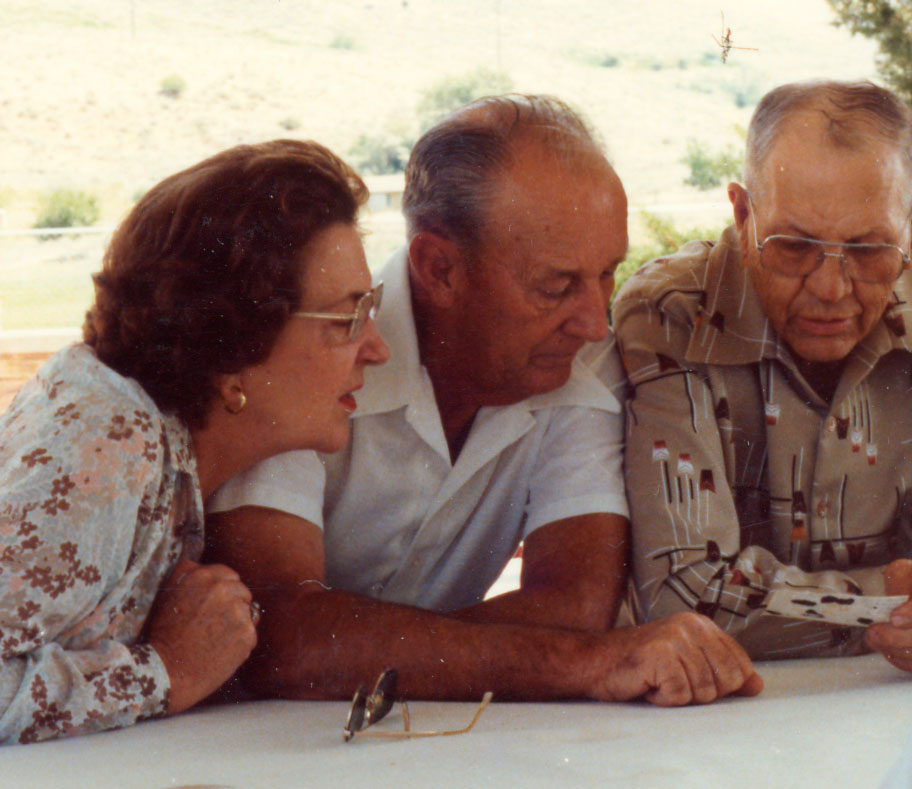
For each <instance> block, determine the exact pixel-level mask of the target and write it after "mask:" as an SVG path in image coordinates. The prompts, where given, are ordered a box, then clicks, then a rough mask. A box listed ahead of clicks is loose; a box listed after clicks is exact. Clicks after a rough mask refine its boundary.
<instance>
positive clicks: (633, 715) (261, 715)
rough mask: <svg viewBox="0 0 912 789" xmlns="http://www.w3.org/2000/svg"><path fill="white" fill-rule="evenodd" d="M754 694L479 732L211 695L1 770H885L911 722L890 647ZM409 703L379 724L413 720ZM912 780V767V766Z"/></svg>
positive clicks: (702, 782)
mask: <svg viewBox="0 0 912 789" xmlns="http://www.w3.org/2000/svg"><path fill="white" fill-rule="evenodd" d="M758 668H759V669H760V672H761V674H762V675H763V677H764V679H765V681H766V688H765V690H764V691H763V693H762V694H761V695H760V696H758V697H756V698H752V699H727V700H724V701H722V702H718V703H715V704H710V705H707V706H703V707H687V708H681V709H659V708H656V707H652V706H650V705H648V704H645V703H630V704H599V703H595V702H561V703H526V704H520V703H502V704H501V703H497V701H496V700H495V701H494V702H492V703H491V704H490V706H489V707H488V709H487V710H486V711H485V712H484V714H483V715H482V717H481V719H480V720H479V722H478V724H477V725H476V727H475V728H474V729H473V730H472V731H471V732H470V733H468V734H463V735H458V736H454V737H436V738H432V739H425V740H407V741H403V740H399V741H383V740H358V739H357V738H356V739H355V740H354V741H353V742H351V743H348V744H344V743H343V742H342V736H341V728H342V725H343V722H344V719H345V714H346V709H347V705H346V704H345V703H342V702H290V701H264V702H251V703H245V704H238V705H231V706H221V707H206V708H201V709H197V710H191V711H190V712H188V713H185V714H183V715H180V716H177V717H175V718H169V719H164V720H158V721H148V722H145V723H141V724H139V725H137V726H134V727H132V728H129V729H123V730H120V731H112V732H105V733H102V734H96V735H92V736H88V737H77V738H73V739H70V740H60V741H53V742H46V743H39V744H36V745H24V746H6V747H4V748H2V749H0V785H2V786H23V787H55V789H57V788H58V787H71V786H72V787H143V788H144V789H160V788H161V787H177V786H200V785H202V786H213V785H214V786H229V787H235V789H242V788H243V789H246V788H247V787H301V786H318V787H319V786H333V787H346V786H355V785H357V786H368V787H372V786H376V787H391V788H392V789H399V788H400V787H413V786H414V787H418V786H422V787H423V786H595V785H599V786H624V787H666V786H667V787H671V786H673V787H691V786H692V787H701V788H702V787H715V786H719V787H723V786H724V787H726V789H744V788H745V787H791V786H795V787H798V786H800V787H822V786H828V787H842V786H846V787H864V786H877V784H878V783H879V781H880V779H881V778H882V777H883V776H884V775H885V774H886V772H887V770H888V769H889V768H890V766H891V765H892V764H893V763H894V762H896V760H897V758H898V757H899V755H900V753H901V751H902V748H903V745H904V743H905V741H906V739H907V737H908V735H909V732H910V729H912V677H909V676H907V675H905V674H903V673H902V672H900V671H898V670H897V669H894V668H892V667H891V666H889V665H888V664H887V663H886V662H885V661H884V660H883V659H882V658H880V657H879V656H877V655H870V656H866V657H861V658H842V659H831V660H805V661H782V662H774V663H763V664H760V665H759V666H758ZM409 707H410V711H411V721H412V728H413V729H416V730H417V729H446V728H459V727H462V726H464V725H465V724H467V723H468V721H469V720H470V719H471V716H472V713H473V711H474V709H475V705H472V704H463V703H458V704H457V703H442V702H412V703H411V704H410V705H409ZM401 723H402V719H401V716H400V715H399V714H398V709H396V710H394V711H393V712H392V713H390V716H389V718H388V719H387V720H385V721H383V722H382V723H380V724H378V726H379V727H383V728H390V729H393V728H396V727H401ZM910 785H912V779H910Z"/></svg>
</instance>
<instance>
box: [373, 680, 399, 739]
mask: <svg viewBox="0 0 912 789" xmlns="http://www.w3.org/2000/svg"><path fill="white" fill-rule="evenodd" d="M398 681H399V674H398V672H397V671H396V669H394V668H391V669H387V670H386V671H384V672H383V673H382V674H381V675H380V678H379V679H378V680H377V684H376V685H375V686H374V689H373V691H372V692H371V694H370V696H369V697H368V699H367V725H368V726H370V725H371V724H373V723H376V722H377V721H379V720H382V719H383V718H384V717H385V716H386V714H387V713H388V712H389V711H390V710H391V709H392V708H393V702H394V701H395V700H396V685H397V684H398Z"/></svg>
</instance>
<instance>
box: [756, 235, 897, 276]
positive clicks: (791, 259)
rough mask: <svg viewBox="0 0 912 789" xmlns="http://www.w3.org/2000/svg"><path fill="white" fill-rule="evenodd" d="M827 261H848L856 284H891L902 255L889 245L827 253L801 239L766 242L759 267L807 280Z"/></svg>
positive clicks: (872, 245) (865, 246) (868, 246)
mask: <svg viewBox="0 0 912 789" xmlns="http://www.w3.org/2000/svg"><path fill="white" fill-rule="evenodd" d="M827 257H839V258H842V259H843V260H844V261H845V273H846V275H847V276H848V277H849V278H850V279H853V280H856V281H858V282H869V283H884V284H886V283H890V282H893V280H895V279H896V277H898V276H899V273H900V271H901V270H902V266H903V254H902V252H901V251H900V250H899V249H898V248H896V247H892V246H889V245H887V244H883V245H881V244H864V245H858V246H847V245H846V246H843V247H842V248H841V251H840V252H828V251H827V246H826V245H824V244H821V243H815V242H814V241H812V240H810V239H802V238H777V237H770V238H767V239H766V241H765V242H764V244H763V247H762V249H761V252H760V263H761V265H763V266H764V267H765V268H768V269H770V270H772V271H774V272H776V273H777V274H784V275H786V276H792V277H806V276H808V275H810V274H812V273H813V272H814V271H816V269H817V268H818V267H819V266H820V265H821V264H822V263H823V261H824V260H826V258H827Z"/></svg>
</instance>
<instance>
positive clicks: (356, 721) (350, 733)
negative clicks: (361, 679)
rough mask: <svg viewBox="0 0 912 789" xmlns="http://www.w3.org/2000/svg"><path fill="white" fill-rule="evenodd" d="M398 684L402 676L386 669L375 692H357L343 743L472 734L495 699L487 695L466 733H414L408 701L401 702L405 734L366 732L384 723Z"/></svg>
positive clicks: (392, 669) (463, 730)
mask: <svg viewBox="0 0 912 789" xmlns="http://www.w3.org/2000/svg"><path fill="white" fill-rule="evenodd" d="M398 681H399V674H398V672H397V671H396V669H394V668H390V669H387V670H386V671H384V672H383V673H382V674H381V675H380V677H379V678H378V679H377V682H376V684H375V685H374V689H373V690H372V691H371V692H370V693H368V692H367V689H366V688H365V687H364V686H363V685H362V686H361V687H360V688H358V690H357V691H356V692H355V697H354V698H353V699H352V703H351V708H350V709H349V710H348V719H347V720H346V721H345V728H343V729H342V739H343V740H344V741H345V742H348V741H349V740H350V739H352V738H353V737H354V736H355V735H356V734H357V735H358V737H377V738H382V739H388V740H404V739H409V738H412V737H448V736H450V735H453V734H465V733H466V732H468V731H471V729H472V727H473V726H474V725H475V723H476V722H477V721H478V719H479V718H480V717H481V713H482V712H484V708H485V707H487V706H488V702H489V701H490V700H491V697H492V696H493V695H494V694H493V693H491V691H488V692H487V693H485V694H484V696H483V697H482V699H481V704H479V705H478V709H477V710H476V711H475V716H474V717H473V718H472V720H471V721H470V722H469V725H468V726H466V727H465V728H464V729H453V730H451V731H412V729H411V723H410V719H409V710H408V703H407V702H406V701H405V699H399V704H400V705H401V707H402V723H403V731H377V730H373V731H365V730H366V729H367V727H368V726H373V725H374V724H375V723H377V722H378V721H380V720H382V719H383V718H384V717H385V716H386V714H387V713H388V712H389V711H390V710H391V709H392V708H393V704H394V702H395V701H396V700H397V699H396V684H397V682H398Z"/></svg>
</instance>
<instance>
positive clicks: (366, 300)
mask: <svg viewBox="0 0 912 789" xmlns="http://www.w3.org/2000/svg"><path fill="white" fill-rule="evenodd" d="M382 299H383V283H382V282H378V283H377V287H376V288H374V289H373V290H369V291H368V292H367V293H365V294H364V295H363V296H362V297H361V298H360V299H358V303H357V304H356V305H355V311H354V312H293V313H291V317H293V318H314V319H316V320H324V321H339V322H340V323H344V322H350V326H349V329H348V342H354V341H355V340H357V339H358V337H360V336H361V332H362V331H363V330H364V327H365V325H366V324H367V319H368V318H376V317H377V312H378V310H379V309H380V301H381V300H382Z"/></svg>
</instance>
